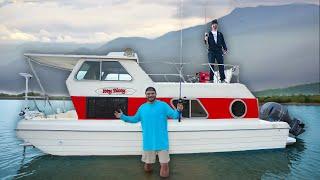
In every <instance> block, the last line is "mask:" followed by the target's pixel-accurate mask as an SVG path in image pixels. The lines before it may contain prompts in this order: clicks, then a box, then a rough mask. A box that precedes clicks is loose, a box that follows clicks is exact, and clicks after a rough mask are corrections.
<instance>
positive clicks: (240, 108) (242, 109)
mask: <svg viewBox="0 0 320 180" xmlns="http://www.w3.org/2000/svg"><path fill="white" fill-rule="evenodd" d="M230 113H231V115H232V117H233V118H243V117H244V116H245V115H246V114H247V105H246V103H245V102H244V101H242V100H241V99H235V100H234V101H232V102H231V104H230Z"/></svg>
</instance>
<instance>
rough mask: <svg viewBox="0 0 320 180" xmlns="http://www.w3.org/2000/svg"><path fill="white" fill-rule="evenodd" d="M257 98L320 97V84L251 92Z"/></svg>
mask: <svg viewBox="0 0 320 180" xmlns="http://www.w3.org/2000/svg"><path fill="white" fill-rule="evenodd" d="M253 94H254V95H255V96H257V97H267V96H269V97H271V96H297V95H320V82H318V83H310V84H303V85H297V86H291V87H287V88H279V89H268V90H263V91H257V92H253Z"/></svg>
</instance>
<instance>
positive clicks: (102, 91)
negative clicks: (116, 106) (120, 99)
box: [96, 87, 135, 95]
mask: <svg viewBox="0 0 320 180" xmlns="http://www.w3.org/2000/svg"><path fill="white" fill-rule="evenodd" d="M96 92H97V93H98V94H108V95H123V94H127V95H129V94H133V93H134V92H135V90H134V89H130V88H116V87H115V88H101V89H97V90H96Z"/></svg>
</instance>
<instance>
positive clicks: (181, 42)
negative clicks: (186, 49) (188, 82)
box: [178, 0, 183, 122]
mask: <svg viewBox="0 0 320 180" xmlns="http://www.w3.org/2000/svg"><path fill="white" fill-rule="evenodd" d="M182 9H183V0H180V72H179V73H180V82H179V83H180V84H179V102H178V103H182V99H181V89H182V88H181V79H182V68H183V63H182V61H183V58H182V45H183V39H182V28H183V27H182V26H183V25H182ZM178 121H179V122H181V112H179V119H178Z"/></svg>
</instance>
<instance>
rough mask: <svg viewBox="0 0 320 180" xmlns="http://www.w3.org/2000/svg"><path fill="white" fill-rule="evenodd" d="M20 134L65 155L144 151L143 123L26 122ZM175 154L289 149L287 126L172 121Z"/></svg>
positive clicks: (43, 148) (260, 122) (254, 121)
mask: <svg viewBox="0 0 320 180" xmlns="http://www.w3.org/2000/svg"><path fill="white" fill-rule="evenodd" d="M16 130H17V135H18V137H19V138H21V139H23V140H24V141H25V142H27V143H30V144H32V145H33V146H35V147H37V148H38V149H40V150H41V151H43V152H44V153H47V154H52V155H61V156H88V155H140V154H141V151H142V132H141V127H140V124H128V123H124V122H122V121H119V120H104V121H101V120H86V121H79V120H22V121H20V122H19V123H18V126H17V129H16ZM168 130H169V142H170V153H171V154H185V153H207V152H228V151H245V150H258V149H274V148H285V146H286V142H287V137H288V135H289V126H288V124H287V123H285V122H267V121H263V120H258V119H249V120H248V119H239V120H208V119H198V120H183V121H182V122H180V123H179V122H177V121H174V120H169V123H168Z"/></svg>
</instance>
